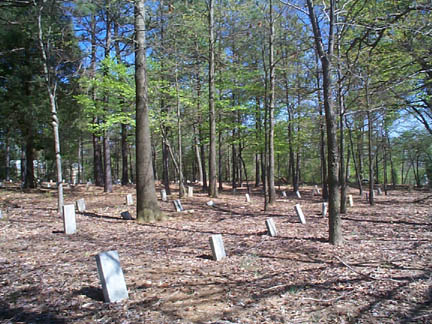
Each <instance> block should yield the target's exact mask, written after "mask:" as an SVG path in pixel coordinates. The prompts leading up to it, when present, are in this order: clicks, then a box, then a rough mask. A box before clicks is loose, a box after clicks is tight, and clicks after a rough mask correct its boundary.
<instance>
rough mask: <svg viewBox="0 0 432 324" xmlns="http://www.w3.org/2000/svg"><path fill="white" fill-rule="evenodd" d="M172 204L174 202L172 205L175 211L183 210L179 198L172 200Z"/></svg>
mask: <svg viewBox="0 0 432 324" xmlns="http://www.w3.org/2000/svg"><path fill="white" fill-rule="evenodd" d="M173 204H174V207H175V209H176V212H178V213H179V212H182V211H183V210H184V209H183V206H182V204H181V201H180V200H178V199H177V200H173Z"/></svg>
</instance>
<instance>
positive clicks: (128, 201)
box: [126, 194, 133, 206]
mask: <svg viewBox="0 0 432 324" xmlns="http://www.w3.org/2000/svg"><path fill="white" fill-rule="evenodd" d="M132 205H133V198H132V194H128V195H127V196H126V206H132Z"/></svg>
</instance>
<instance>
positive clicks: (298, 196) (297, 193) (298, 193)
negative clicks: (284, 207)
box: [296, 190, 301, 198]
mask: <svg viewBox="0 0 432 324" xmlns="http://www.w3.org/2000/svg"><path fill="white" fill-rule="evenodd" d="M296 196H297V198H301V195H300V191H298V190H297V191H296Z"/></svg>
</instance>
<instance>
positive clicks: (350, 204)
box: [348, 195, 354, 207]
mask: <svg viewBox="0 0 432 324" xmlns="http://www.w3.org/2000/svg"><path fill="white" fill-rule="evenodd" d="M348 203H349V206H350V207H352V206H354V200H353V196H352V195H348Z"/></svg>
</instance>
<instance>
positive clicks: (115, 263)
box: [96, 251, 128, 303]
mask: <svg viewBox="0 0 432 324" xmlns="http://www.w3.org/2000/svg"><path fill="white" fill-rule="evenodd" d="M96 264H97V269H98V273H99V279H100V281H101V284H102V290H103V295H104V299H105V302H107V303H114V302H118V301H121V300H124V299H127V298H128V292H127V288H126V282H125V279H124V276H123V270H122V268H121V266H120V259H119V256H118V253H117V251H107V252H101V253H99V254H98V255H96Z"/></svg>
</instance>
